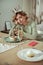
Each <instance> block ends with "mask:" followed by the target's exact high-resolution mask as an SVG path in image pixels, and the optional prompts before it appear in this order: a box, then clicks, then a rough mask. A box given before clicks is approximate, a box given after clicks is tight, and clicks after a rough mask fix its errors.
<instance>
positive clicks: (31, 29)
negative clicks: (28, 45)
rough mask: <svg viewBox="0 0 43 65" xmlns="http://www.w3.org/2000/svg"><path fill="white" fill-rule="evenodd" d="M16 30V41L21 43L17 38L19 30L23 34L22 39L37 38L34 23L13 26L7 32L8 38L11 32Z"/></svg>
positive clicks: (18, 37)
mask: <svg viewBox="0 0 43 65" xmlns="http://www.w3.org/2000/svg"><path fill="white" fill-rule="evenodd" d="M16 28H18V36H17V40H19V41H21V40H22V39H21V37H20V36H19V30H21V31H22V32H23V37H24V38H29V39H36V37H37V29H36V23H35V22H34V21H32V22H30V23H28V24H27V25H26V26H22V25H18V24H17V25H14V26H13V27H12V29H11V30H10V32H9V36H10V35H11V34H13V33H12V32H13V30H14V29H16Z"/></svg>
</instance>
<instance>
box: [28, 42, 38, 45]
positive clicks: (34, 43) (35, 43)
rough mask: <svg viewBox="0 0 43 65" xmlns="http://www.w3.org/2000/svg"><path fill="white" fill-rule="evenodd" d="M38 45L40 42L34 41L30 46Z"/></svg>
mask: <svg viewBox="0 0 43 65" xmlns="http://www.w3.org/2000/svg"><path fill="white" fill-rule="evenodd" d="M37 44H38V42H36V41H32V42H30V43H29V44H28V45H29V46H35V45H37Z"/></svg>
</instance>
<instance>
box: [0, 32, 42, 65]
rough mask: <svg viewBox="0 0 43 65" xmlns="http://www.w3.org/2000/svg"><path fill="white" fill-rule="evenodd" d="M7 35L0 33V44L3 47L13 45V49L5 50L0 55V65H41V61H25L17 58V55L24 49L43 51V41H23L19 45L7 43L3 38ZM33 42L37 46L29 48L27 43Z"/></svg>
mask: <svg viewBox="0 0 43 65" xmlns="http://www.w3.org/2000/svg"><path fill="white" fill-rule="evenodd" d="M7 36H8V34H6V33H2V32H0V43H1V44H3V45H5V44H6V45H13V46H14V45H15V47H13V48H11V49H9V50H6V51H4V52H1V53H0V65H43V60H41V61H36V62H34V61H33V62H32V61H25V60H22V59H20V58H19V57H18V56H17V53H18V52H19V51H20V50H23V49H26V48H33V49H38V50H40V51H43V41H37V40H24V41H21V42H19V43H8V42H6V41H5V40H4V39H3V38H4V37H7ZM32 41H35V42H37V43H38V44H36V45H34V46H30V45H29V43H30V42H32ZM0 49H1V48H0Z"/></svg>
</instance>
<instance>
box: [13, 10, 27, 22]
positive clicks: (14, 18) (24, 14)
mask: <svg viewBox="0 0 43 65" xmlns="http://www.w3.org/2000/svg"><path fill="white" fill-rule="evenodd" d="M18 14H20V15H21V16H26V19H28V17H27V14H26V13H25V12H23V11H19V12H16V13H15V15H14V16H13V20H12V21H13V22H14V21H15V20H16V17H17V15H18Z"/></svg>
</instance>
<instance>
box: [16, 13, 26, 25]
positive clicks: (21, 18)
mask: <svg viewBox="0 0 43 65" xmlns="http://www.w3.org/2000/svg"><path fill="white" fill-rule="evenodd" d="M16 21H17V23H19V24H21V25H26V24H27V19H26V16H22V15H20V14H17V17H16Z"/></svg>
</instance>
